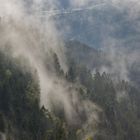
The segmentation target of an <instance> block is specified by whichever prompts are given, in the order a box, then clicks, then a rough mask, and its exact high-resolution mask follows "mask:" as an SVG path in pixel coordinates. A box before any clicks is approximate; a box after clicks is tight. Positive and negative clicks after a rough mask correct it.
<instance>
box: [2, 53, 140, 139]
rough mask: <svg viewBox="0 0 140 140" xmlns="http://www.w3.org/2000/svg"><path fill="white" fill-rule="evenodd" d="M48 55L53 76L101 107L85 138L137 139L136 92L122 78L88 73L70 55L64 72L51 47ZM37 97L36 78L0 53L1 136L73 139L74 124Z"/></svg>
mask: <svg viewBox="0 0 140 140" xmlns="http://www.w3.org/2000/svg"><path fill="white" fill-rule="evenodd" d="M53 59H54V71H55V73H56V76H58V77H61V78H63V79H64V80H66V81H67V82H69V83H72V85H73V83H74V85H77V92H79V95H80V96H81V98H82V99H88V100H90V101H91V102H93V103H96V104H97V105H98V106H100V107H101V108H102V110H103V112H102V113H101V114H100V116H99V117H100V122H99V127H98V130H97V133H96V134H95V135H94V137H91V136H89V138H88V139H87V140H92V139H93V140H94V139H95V140H139V139H140V92H139V90H138V89H137V88H136V87H134V86H132V85H131V84H130V83H128V82H126V81H121V80H120V81H118V82H113V81H112V79H111V76H110V75H109V74H107V73H102V74H101V73H99V72H98V71H96V73H95V74H92V73H91V72H90V70H88V69H87V68H86V67H85V66H83V65H80V64H76V63H75V62H74V61H71V62H70V63H69V64H68V65H69V69H68V71H67V73H66V74H65V73H64V72H63V70H62V68H61V66H60V64H59V59H58V57H57V55H56V54H55V53H54V55H53ZM35 75H36V74H35ZM39 97H40V88H39V81H38V80H37V78H34V76H33V74H32V73H31V72H30V71H24V70H21V67H20V66H19V64H17V63H16V61H15V60H11V58H9V57H8V56H6V55H5V54H3V53H0V132H2V133H5V134H6V139H7V140H12V139H14V140H79V138H78V135H77V134H78V133H80V131H82V130H81V129H80V128H79V126H75V125H73V126H72V125H71V126H69V125H68V124H67V122H66V120H65V118H64V116H63V115H62V114H61V113H63V112H60V113H57V114H55V112H50V111H48V110H47V109H46V108H45V107H44V106H43V107H40V105H39V104H40V99H39ZM58 112H59V111H58ZM83 121H84V120H83ZM81 123H82V122H81ZM93 131H94V130H93Z"/></svg>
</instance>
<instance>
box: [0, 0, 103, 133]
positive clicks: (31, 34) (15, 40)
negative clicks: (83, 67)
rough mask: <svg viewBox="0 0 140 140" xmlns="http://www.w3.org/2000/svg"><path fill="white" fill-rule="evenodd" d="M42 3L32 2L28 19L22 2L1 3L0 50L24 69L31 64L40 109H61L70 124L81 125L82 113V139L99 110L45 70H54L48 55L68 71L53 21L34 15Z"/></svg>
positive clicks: (95, 119)
mask: <svg viewBox="0 0 140 140" xmlns="http://www.w3.org/2000/svg"><path fill="white" fill-rule="evenodd" d="M41 2H42V1H33V7H32V8H33V9H37V10H35V13H34V12H32V14H29V15H28V13H27V11H28V10H27V9H26V7H24V6H22V5H23V1H19V0H14V1H10V0H6V1H5V0H1V5H0V7H1V11H0V15H1V17H2V18H1V21H0V49H1V50H3V51H5V50H6V49H7V48H8V51H10V55H11V56H12V57H14V58H17V59H21V58H25V60H26V61H27V67H28V64H30V65H31V67H32V68H33V69H35V70H36V71H37V73H38V77H39V82H40V88H41V95H40V96H41V97H40V99H41V104H40V106H43V105H44V106H45V107H46V108H47V109H51V105H52V104H55V105H58V106H59V105H60V106H61V105H62V106H63V108H64V113H65V117H66V119H67V121H68V122H69V123H71V124H72V123H73V124H74V123H77V122H78V121H80V117H79V115H78V112H80V110H84V111H85V115H86V116H87V120H86V122H85V124H83V129H85V133H84V135H87V133H90V132H92V130H91V129H92V127H93V126H94V125H95V124H96V123H97V122H98V112H100V111H101V110H100V108H98V107H97V105H93V103H91V102H90V101H81V100H80V99H79V95H78V93H77V92H76V90H75V88H73V87H72V86H71V84H70V83H68V82H66V81H65V80H63V79H59V78H58V77H57V76H55V75H54V74H53V73H52V72H50V71H49V70H48V69H47V64H49V66H52V67H53V64H52V60H51V53H50V52H51V51H53V52H55V53H56V54H57V55H58V58H59V61H60V65H61V67H62V68H63V69H64V71H65V70H66V69H67V67H66V64H65V56H64V52H65V49H64V47H63V40H62V39H61V37H59V30H58V29H57V28H56V26H55V23H54V21H52V20H48V19H47V18H46V19H45V18H44V19H42V18H41V19H40V18H38V17H37V16H36V11H38V12H40V9H41V7H42V5H41V4H42V3H41ZM36 5H37V6H38V5H40V7H39V8H38V7H36ZM42 20H43V21H42ZM7 54H8V53H7ZM25 65H26V64H25ZM70 88H72V90H69V89H70ZM97 108H98V109H97ZM90 125H93V126H92V127H90ZM87 128H88V129H87ZM89 131H90V132H89Z"/></svg>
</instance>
